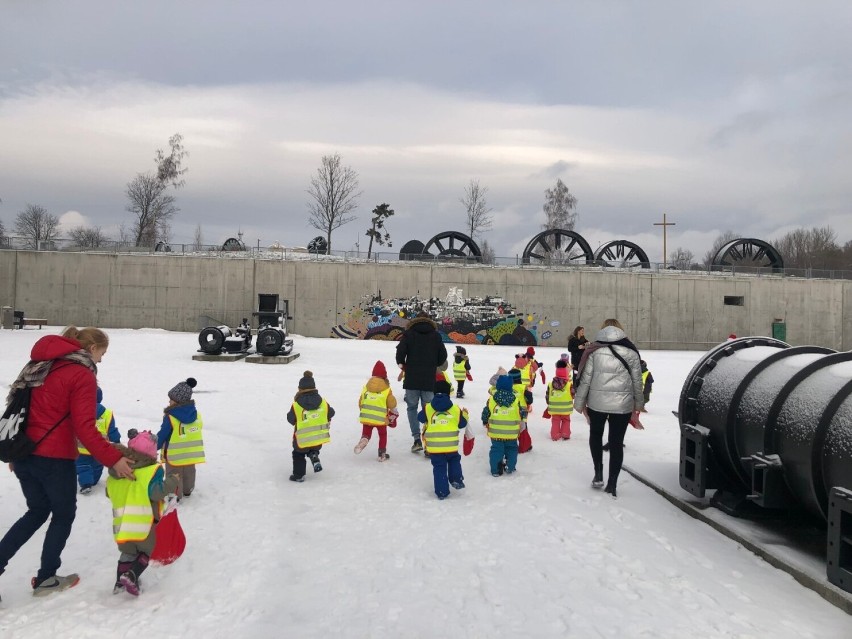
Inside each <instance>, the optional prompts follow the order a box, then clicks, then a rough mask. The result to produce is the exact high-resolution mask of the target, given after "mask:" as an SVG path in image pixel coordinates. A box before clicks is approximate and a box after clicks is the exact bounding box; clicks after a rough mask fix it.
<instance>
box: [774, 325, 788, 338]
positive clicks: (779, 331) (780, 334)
mask: <svg viewBox="0 0 852 639" xmlns="http://www.w3.org/2000/svg"><path fill="white" fill-rule="evenodd" d="M772 337H773V338H774V339H777V340H781V341H782V342H786V341H787V322H772Z"/></svg>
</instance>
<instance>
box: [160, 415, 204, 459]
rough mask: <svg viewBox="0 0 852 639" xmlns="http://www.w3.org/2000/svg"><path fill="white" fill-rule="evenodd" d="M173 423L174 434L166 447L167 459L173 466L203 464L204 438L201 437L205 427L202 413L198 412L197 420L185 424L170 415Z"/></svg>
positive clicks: (170, 420)
mask: <svg viewBox="0 0 852 639" xmlns="http://www.w3.org/2000/svg"><path fill="white" fill-rule="evenodd" d="M169 422H171V424H172V436H171V437H170V438H169V445H168V447H167V449H166V453H165V458H166V461H167V462H168V463H169V464H171V465H172V466H190V465H192V464H203V463H204V462H205V461H207V460H206V459H205V458H204V439H203V438H202V437H201V429H202V428H203V427H204V424H203V422H202V421H201V413H196V417H195V421H194V422H192V423H191V424H184V423H182V422H181V421H180V420H179V419H177V418H176V417H173V416H172V415H169Z"/></svg>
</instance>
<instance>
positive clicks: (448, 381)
mask: <svg viewBox="0 0 852 639" xmlns="http://www.w3.org/2000/svg"><path fill="white" fill-rule="evenodd" d="M444 379H445V380H446V381H447V384H449V385H450V393H454V392H455V390H456V387H455V386H454V385H453V378H452V377H450V372H449V371H444Z"/></svg>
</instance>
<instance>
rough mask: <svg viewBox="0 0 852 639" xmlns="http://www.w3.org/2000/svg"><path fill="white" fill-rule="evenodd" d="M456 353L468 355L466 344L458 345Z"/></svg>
mask: <svg viewBox="0 0 852 639" xmlns="http://www.w3.org/2000/svg"><path fill="white" fill-rule="evenodd" d="M456 353H458V354H459V355H467V351H466V350H465V349H464V346H456Z"/></svg>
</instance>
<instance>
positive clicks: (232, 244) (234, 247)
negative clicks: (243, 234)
mask: <svg viewBox="0 0 852 639" xmlns="http://www.w3.org/2000/svg"><path fill="white" fill-rule="evenodd" d="M222 250H223V251H245V250H246V245H245V244H243V243H242V242H241V241H240V240H238V239H237V238H235V237H229V238H228V239H227V240H225V243H224V244H222Z"/></svg>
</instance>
